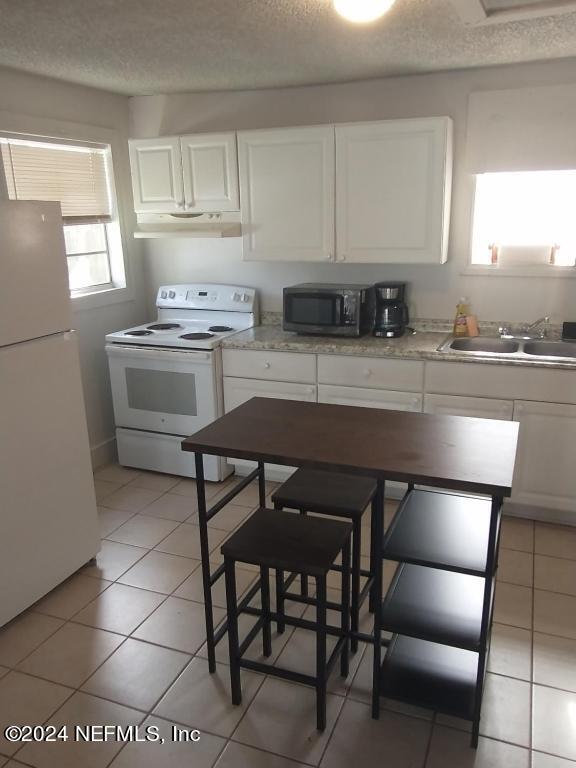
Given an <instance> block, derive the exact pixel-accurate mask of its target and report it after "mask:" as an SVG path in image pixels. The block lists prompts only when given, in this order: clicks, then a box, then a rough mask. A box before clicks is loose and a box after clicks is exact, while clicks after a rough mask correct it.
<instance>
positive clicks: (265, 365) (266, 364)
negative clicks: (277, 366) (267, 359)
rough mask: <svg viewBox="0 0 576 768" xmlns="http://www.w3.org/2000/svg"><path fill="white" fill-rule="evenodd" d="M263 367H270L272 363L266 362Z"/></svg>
mask: <svg viewBox="0 0 576 768" xmlns="http://www.w3.org/2000/svg"><path fill="white" fill-rule="evenodd" d="M262 367H263V368H270V363H264V365H263V366H262Z"/></svg>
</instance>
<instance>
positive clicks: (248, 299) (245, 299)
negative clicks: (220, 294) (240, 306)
mask: <svg viewBox="0 0 576 768" xmlns="http://www.w3.org/2000/svg"><path fill="white" fill-rule="evenodd" d="M242 301H244V302H248V301H250V296H248V294H247V293H243V294H242Z"/></svg>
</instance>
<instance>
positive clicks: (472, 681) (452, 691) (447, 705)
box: [380, 635, 479, 720]
mask: <svg viewBox="0 0 576 768" xmlns="http://www.w3.org/2000/svg"><path fill="white" fill-rule="evenodd" d="M478 660H479V657H478V654H477V653H475V652H474V651H466V650H462V649H460V648H453V647H451V646H446V645H439V644H437V643H430V642H427V641H425V640H418V639H416V638H412V637H405V636H404V635H394V637H393V638H392V641H391V643H390V646H389V648H388V650H387V652H386V656H385V659H384V662H383V664H382V672H381V689H380V693H381V695H382V696H384V697H387V698H390V699H396V700H397V701H402V702H404V703H405V704H412V705H415V706H419V707H425V708H426V709H431V710H434V711H436V712H442V713H444V714H447V715H452V716H454V717H460V718H463V719H465V720H473V719H474V710H475V705H476V696H477V691H476V683H477V673H478Z"/></svg>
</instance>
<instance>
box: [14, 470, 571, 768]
mask: <svg viewBox="0 0 576 768" xmlns="http://www.w3.org/2000/svg"><path fill="white" fill-rule="evenodd" d="M230 482H232V481H230ZM95 484H96V491H97V495H98V503H99V516H100V523H101V531H102V537H103V541H102V550H101V552H100V554H99V556H98V559H97V563H96V564H90V565H88V566H86V567H85V568H84V569H82V570H81V571H80V572H79V573H77V574H75V575H74V576H72V577H71V578H70V579H69V580H68V581H67V582H65V583H64V584H63V585H61V586H60V587H58V588H57V589H55V590H53V592H51V593H50V594H49V595H47V596H46V597H45V598H43V599H42V600H40V601H39V602H38V603H36V605H34V606H33V607H32V608H31V609H29V610H28V611H26V612H25V613H24V614H23V615H21V616H20V617H18V618H17V619H15V620H14V621H12V622H11V623H10V624H9V625H7V626H6V627H4V628H3V629H2V630H0V731H3V730H4V728H5V727H6V726H7V725H9V724H24V723H28V724H31V725H35V724H53V725H55V726H58V727H59V726H61V725H63V724H68V725H69V726H71V725H74V724H77V725H88V724H91V725H110V724H117V725H123V726H130V725H134V726H135V725H141V726H142V727H148V728H150V729H151V732H152V733H158V734H159V737H161V738H164V739H165V743H163V744H161V743H159V742H156V743H152V742H151V743H141V742H140V743H129V744H122V743H120V742H117V741H115V740H112V741H107V742H99V743H98V742H95V743H91V744H87V743H79V742H74V741H73V740H72V739H71V740H69V741H67V742H58V743H50V744H46V743H44V744H34V743H29V744H25V745H24V746H22V745H19V744H12V743H10V742H8V741H7V740H6V739H4V738H3V737H0V767H2V768H4V767H5V768H8V766H10V767H12V768H13V767H14V766H18V765H20V766H22V765H28V766H35V767H36V768H56V766H57V767H58V768H67V767H68V766H70V767H72V766H74V768H77V767H79V768H83V767H84V766H86V767H87V768H107V767H108V766H111V768H135V767H136V766H138V767H139V768H147V767H148V766H150V768H152V766H154V768H164V767H166V768H181V767H184V766H194V768H211V767H212V766H216V768H298V766H300V768H301V767H302V766H304V765H312V766H321V767H322V768H341V767H342V768H344V767H345V766H346V767H348V766H350V765H352V764H355V763H357V764H358V765H362V767H363V768H372V767H374V768H376V766H378V768H380V767H381V766H382V765H386V766H387V767H388V768H570V766H572V768H576V586H575V584H576V578H575V577H576V529H571V528H563V527H561V526H554V525H543V524H539V523H536V524H535V523H532V522H531V521H526V520H516V519H512V518H506V519H505V520H504V524H503V532H502V548H501V556H500V568H499V575H498V579H499V583H498V587H497V598H496V606H495V624H494V631H493V640H492V648H491V654H490V659H489V667H488V678H487V687H486V693H485V700H484V707H483V718H482V726H481V734H482V736H481V739H480V745H479V748H478V750H477V751H474V750H471V749H470V747H469V728H470V726H469V724H468V723H465V722H462V721H458V720H455V719H454V718H449V717H445V716H442V715H435V714H434V713H430V712H428V711H424V710H421V709H418V708H415V707H408V706H405V705H401V704H399V703H396V702H392V701H387V700H383V710H382V716H381V719H380V721H378V722H375V721H373V720H372V719H371V717H370V707H369V703H370V689H371V653H370V651H369V649H364V648H362V647H361V649H360V651H359V653H358V655H357V656H356V658H354V659H353V660H352V663H351V671H350V675H349V677H348V678H347V679H346V680H345V681H342V680H340V679H339V678H337V677H336V678H332V679H331V683H330V688H329V694H328V711H327V720H328V727H327V729H326V731H325V732H324V733H323V734H319V733H318V732H317V731H316V729H315V713H314V707H315V696H314V692H313V691H312V690H311V689H308V688H304V687H302V686H299V685H295V684H292V683H288V682H285V681H282V680H278V679H276V678H271V677H269V678H265V677H263V676H261V675H258V674H254V673H251V672H247V671H245V672H243V673H242V675H243V702H242V705H241V706H239V707H233V706H232V705H231V703H230V693H229V678H228V667H227V665H226V662H227V649H226V643H225V641H224V642H223V643H221V644H220V645H219V647H218V653H217V656H218V670H217V673H216V674H215V675H210V674H208V668H207V663H206V659H205V647H204V639H205V638H204V608H203V605H202V589H201V575H200V570H199V565H200V562H199V542H198V528H197V525H196V524H195V523H196V500H195V484H194V481H191V480H181V479H179V478H177V477H172V476H165V475H157V474H154V473H150V472H137V471H135V470H128V469H124V468H122V467H119V466H116V465H111V466H109V467H105V468H103V469H101V470H99V471H98V472H97V473H96V478H95ZM225 485H227V484H225ZM225 485H216V484H214V485H210V486H209V489H208V496H209V498H215V497H217V496H218V495H219V494H221V493H223V492H224V489H225ZM273 487H274V486H273V485H270V487H269V489H268V490H269V492H271V491H272V490H273ZM256 503H257V492H256V488H255V487H249V488H247V489H246V490H245V491H244V492H243V493H242V494H241V495H240V497H239V498H237V499H236V500H235V502H234V504H233V505H230V506H229V507H228V508H227V509H225V510H224V511H223V512H222V513H221V514H220V515H219V516H218V517H216V518H214V520H213V527H212V529H211V542H210V543H211V548H212V554H211V558H212V559H213V561H214V563H217V562H219V561H220V555H219V547H220V545H221V542H222V541H223V540H224V539H225V538H226V537H227V536H229V535H230V532H231V531H232V530H234V529H235V528H236V527H237V526H238V525H239V524H241V523H242V521H243V520H244V519H245V518H246V517H247V516H248V515H249V514H250V513H251V511H252V509H253V507H254V506H255V504H256ZM393 508H394V505H393V504H387V510H386V512H387V514H386V520H387V522H389V520H390V518H391V514H392V512H393ZM368 523H369V519H368V515H366V526H365V528H364V532H365V534H366V536H365V537H364V540H363V552H364V553H365V554H367V552H368V549H367V545H368V535H369V528H368ZM390 576H391V571H390V569H389V568H388V569H387V570H386V574H385V581H386V582H387V581H389V579H390ZM254 578H255V573H254V570H251V569H250V568H246V569H243V570H242V569H241V570H239V572H238V585H239V591H242V590H245V589H247V588H248V587H249V586H250V584H251V583H252V582H253V580H254ZM330 586H331V587H336V586H337V580H331V582H330ZM272 594H273V591H272ZM224 605H225V603H224V591H223V585H219V587H218V589H217V590H216V592H215V606H216V607H215V615H216V618H217V619H220V618H221V617H223V616H224ZM290 610H291V611H292V612H294V613H296V614H298V615H301V613H302V611H303V607H302V606H297V605H295V604H292V606H291V608H290ZM363 620H364V622H365V623H366V624H367V623H369V621H370V619H369V616H368V615H367V614H366V615H365V616H364V617H363ZM249 623H250V620H249V619H246V621H245V622H244V619H243V621H242V622H241V626H244V627H245V626H247V625H249ZM250 652H251V656H252V657H253V658H260V653H261V646H260V643H259V640H256V641H255V643H254V645H253V647H252V648H251V651H250ZM313 657H314V643H313V641H312V642H311V638H310V637H308V636H307V634H306V633H304V632H302V631H296V632H292V631H290V630H287V632H286V634H285V635H284V636H282V637H278V636H275V637H274V648H273V657H272V658H273V659H279V661H280V663H282V664H285V665H287V666H289V667H297V666H298V665H301V667H302V671H306V669H307V668H308V667H310V665H311V663H312V662H313ZM173 728H176V729H177V730H178V733H180V734H184V735H183V736H181V740H180V741H178V742H176V743H175V742H173V740H172V733H173V731H172V729H173ZM192 729H199V730H200V732H201V737H200V741H199V742H195V741H193V740H192V738H191V736H190V734H191V733H192ZM572 761H574V762H572Z"/></svg>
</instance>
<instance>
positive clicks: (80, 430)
mask: <svg viewBox="0 0 576 768" xmlns="http://www.w3.org/2000/svg"><path fill="white" fill-rule="evenodd" d="M71 326H72V316H71V308H70V296H69V289H68V272H67V265H66V255H65V250H64V235H63V230H62V218H61V213H60V205H59V204H58V203H39V202H16V201H15V202H8V201H7V202H2V201H0V626H2V625H3V624H5V623H6V622H8V621H10V619H12V618H14V617H15V616H17V615H18V614H19V613H21V612H22V611H23V610H25V609H26V608H27V607H28V606H30V605H32V603H34V602H36V600H38V599H39V598H41V597H42V596H43V595H45V594H46V593H47V592H49V591H50V590H51V589H53V588H54V587H55V586H57V585H58V584H60V583H61V582H62V581H64V580H65V579H66V578H67V577H68V576H70V575H71V574H73V573H74V572H75V571H76V570H78V568H80V567H81V566H82V565H84V564H85V563H86V562H88V561H89V560H90V559H91V558H93V557H94V556H95V555H96V553H97V552H98V549H99V547H100V539H99V535H98V519H97V513H96V501H95V498H94V483H93V478H92V468H91V462H90V448H89V443H88V431H87V427H86V414H85V411H84V398H83V393H82V384H81V379H80V365H79V357H78V346H77V338H76V333H75V332H74V331H72V330H71Z"/></svg>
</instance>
